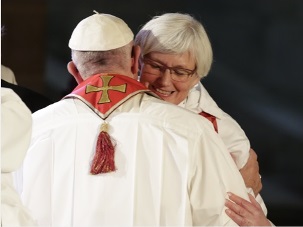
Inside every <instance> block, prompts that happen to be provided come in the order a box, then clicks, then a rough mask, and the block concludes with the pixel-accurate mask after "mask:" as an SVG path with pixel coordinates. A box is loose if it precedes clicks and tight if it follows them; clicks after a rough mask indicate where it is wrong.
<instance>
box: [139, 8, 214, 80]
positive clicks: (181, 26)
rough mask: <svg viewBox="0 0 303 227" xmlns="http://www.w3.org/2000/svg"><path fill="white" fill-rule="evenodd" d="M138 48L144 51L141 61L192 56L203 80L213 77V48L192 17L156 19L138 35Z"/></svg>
mask: <svg viewBox="0 0 303 227" xmlns="http://www.w3.org/2000/svg"><path fill="white" fill-rule="evenodd" d="M135 44H136V45H139V46H140V47H141V57H143V56H144V55H146V54H148V53H151V52H160V53H165V54H181V53H186V52H189V54H190V56H191V57H193V58H194V59H195V61H196V67H197V73H198V75H199V76H200V78H203V77H205V76H206V75H207V74H208V73H209V71H210V68H211V65H212V61H213V52H212V47H211V44H210V41H209V38H208V36H207V34H206V31H205V29H204V27H203V25H202V24H201V23H200V22H199V21H198V20H196V19H195V18H194V17H192V16H190V15H188V14H182V13H165V14H163V15H161V16H155V17H153V18H152V19H151V20H150V21H148V22H147V23H146V24H145V25H144V26H143V27H142V28H141V30H140V31H139V32H138V34H137V35H136V38H135Z"/></svg>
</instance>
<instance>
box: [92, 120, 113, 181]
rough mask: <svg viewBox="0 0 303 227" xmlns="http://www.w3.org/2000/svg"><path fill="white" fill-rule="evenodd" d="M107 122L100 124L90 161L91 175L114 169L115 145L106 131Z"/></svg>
mask: <svg viewBox="0 0 303 227" xmlns="http://www.w3.org/2000/svg"><path fill="white" fill-rule="evenodd" d="M107 131H108V124H107V123H106V122H104V123H103V124H102V125H101V132H100V134H99V136H98V140H97V146H96V153H95V156H94V159H93V161H92V165H91V170H90V173H91V174H93V175H96V174H99V173H108V172H112V171H115V170H116V167H115V160H114V159H115V146H114V145H113V143H112V141H111V138H110V135H109V134H108V133H107Z"/></svg>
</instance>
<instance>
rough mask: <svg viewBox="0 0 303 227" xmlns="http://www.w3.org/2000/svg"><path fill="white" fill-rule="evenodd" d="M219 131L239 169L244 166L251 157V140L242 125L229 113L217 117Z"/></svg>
mask: <svg viewBox="0 0 303 227" xmlns="http://www.w3.org/2000/svg"><path fill="white" fill-rule="evenodd" d="M217 123H218V133H219V136H220V137H221V138H222V140H223V142H224V144H225V146H226V148H227V150H228V151H229V152H230V154H231V156H232V157H233V159H234V161H235V163H236V165H237V167H238V169H241V168H243V166H244V165H245V164H246V162H247V160H248V158H249V149H250V142H249V140H248V138H247V136H246V134H245V132H244V131H243V129H242V128H241V127H240V125H239V124H238V123H237V122H236V121H235V120H234V119H233V118H232V117H231V116H229V115H228V114H227V113H223V116H222V118H220V119H217Z"/></svg>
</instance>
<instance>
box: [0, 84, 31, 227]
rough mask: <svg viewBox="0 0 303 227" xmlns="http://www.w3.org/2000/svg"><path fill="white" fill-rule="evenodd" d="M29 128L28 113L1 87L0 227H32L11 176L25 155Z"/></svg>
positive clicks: (29, 117)
mask: <svg viewBox="0 0 303 227" xmlns="http://www.w3.org/2000/svg"><path fill="white" fill-rule="evenodd" d="M31 129H32V117H31V112H30V110H29V109H28V108H27V106H26V105H25V104H24V103H23V102H22V100H21V99H20V97H19V96H18V95H17V94H16V93H15V92H14V91H13V90H11V89H8V88H1V226H3V227H11V226H14V227H17V226H34V221H33V219H32V218H31V216H30V215H29V212H28V210H27V209H26V207H24V205H23V204H22V202H21V199H20V196H19V194H18V193H17V191H16V188H15V186H14V182H13V176H12V173H13V172H14V171H15V170H17V169H18V168H19V167H20V166H21V164H22V161H23V159H24V156H25V155H26V152H27V149H28V147H29V144H30V138H31V132H32V131H31Z"/></svg>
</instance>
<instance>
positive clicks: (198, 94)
mask: <svg viewBox="0 0 303 227" xmlns="http://www.w3.org/2000/svg"><path fill="white" fill-rule="evenodd" d="M179 106H180V107H183V108H186V109H188V110H190V111H192V112H194V113H198V114H199V113H201V112H202V111H204V112H206V113H208V114H211V115H213V116H214V117H216V119H217V125H218V134H219V136H220V137H221V138H222V140H223V142H224V144H225V146H226V147H227V150H228V151H229V152H230V154H231V156H232V157H233V159H234V161H235V163H236V165H237V167H238V169H239V170H240V169H241V168H243V166H244V165H245V164H246V163H247V160H248V158H249V150H250V142H249V140H248V138H247V136H246V134H245V132H244V131H243V129H242V128H241V126H240V125H239V124H238V123H237V122H236V121H235V120H234V119H233V118H232V117H231V116H230V115H228V114H227V113H225V112H224V111H223V110H222V109H220V107H219V106H218V105H217V103H216V102H215V101H214V100H213V98H212V97H211V96H210V95H209V93H208V92H207V90H206V89H205V88H204V86H203V85H202V83H201V82H199V83H198V84H197V85H196V86H194V87H193V88H192V89H191V90H190V92H189V94H188V97H187V98H186V99H185V100H184V101H183V102H181V103H180V104H179ZM209 124H211V122H209ZM248 192H249V193H251V194H252V195H254V194H253V191H252V189H251V188H248ZM256 199H257V201H258V202H259V204H260V205H261V206H262V209H263V211H264V213H265V214H267V208H266V206H265V203H264V201H263V199H262V197H261V196H260V194H258V195H257V197H256Z"/></svg>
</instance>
